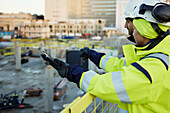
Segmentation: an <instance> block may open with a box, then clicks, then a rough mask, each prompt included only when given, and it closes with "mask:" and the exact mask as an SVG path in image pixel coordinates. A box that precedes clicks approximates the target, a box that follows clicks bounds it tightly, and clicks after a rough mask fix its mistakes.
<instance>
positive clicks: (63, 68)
mask: <svg viewBox="0 0 170 113" xmlns="http://www.w3.org/2000/svg"><path fill="white" fill-rule="evenodd" d="M54 62H56V63H54ZM54 62H49V63H50V65H51V66H53V68H55V69H56V70H57V71H58V74H59V75H60V76H61V77H62V78H64V77H67V74H68V70H69V68H70V65H69V64H67V63H65V62H63V61H61V60H59V59H56V58H55V59H54ZM56 64H58V65H56Z"/></svg>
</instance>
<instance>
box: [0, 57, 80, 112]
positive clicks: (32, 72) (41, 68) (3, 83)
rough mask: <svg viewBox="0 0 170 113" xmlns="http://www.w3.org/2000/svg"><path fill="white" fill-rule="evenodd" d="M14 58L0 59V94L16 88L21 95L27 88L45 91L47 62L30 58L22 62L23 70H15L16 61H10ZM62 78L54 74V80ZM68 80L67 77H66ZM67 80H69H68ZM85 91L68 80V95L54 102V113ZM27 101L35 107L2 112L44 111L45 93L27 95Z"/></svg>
mask: <svg viewBox="0 0 170 113" xmlns="http://www.w3.org/2000/svg"><path fill="white" fill-rule="evenodd" d="M10 60H14V56H8V57H5V58H3V59H0V94H6V93H9V92H11V91H13V90H16V91H17V93H19V94H20V95H21V94H22V92H23V91H24V90H25V89H30V88H33V89H36V88H40V89H42V90H43V91H44V84H43V82H44V79H43V74H44V73H45V66H46V65H45V64H44V62H43V61H42V60H41V59H40V58H30V57H28V60H29V62H28V63H25V64H22V69H21V71H16V70H15V64H14V63H8V61H10ZM61 79H62V78H61V77H59V76H57V74H55V75H54V82H55V81H59V80H61ZM64 80H66V79H64ZM66 81H67V80H66ZM82 93H83V92H82V91H80V89H78V88H77V86H76V84H74V83H71V82H68V81H67V91H66V96H65V98H64V99H63V100H60V101H55V102H54V104H53V105H54V106H53V108H54V110H53V112H54V113H59V112H60V111H62V110H63V105H64V104H68V103H71V102H72V101H73V100H74V99H75V98H76V97H77V96H79V95H80V94H82ZM24 102H25V103H28V104H31V105H33V106H34V107H33V108H27V109H10V110H2V111H0V113H44V103H45V102H44V93H41V96H40V97H25V101H24Z"/></svg>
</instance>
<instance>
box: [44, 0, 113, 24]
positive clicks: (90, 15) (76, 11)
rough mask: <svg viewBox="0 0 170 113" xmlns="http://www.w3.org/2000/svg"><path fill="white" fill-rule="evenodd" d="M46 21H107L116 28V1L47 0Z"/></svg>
mask: <svg viewBox="0 0 170 113" xmlns="http://www.w3.org/2000/svg"><path fill="white" fill-rule="evenodd" d="M45 19H48V20H58V19H105V20H106V26H115V22H116V0H46V1H45Z"/></svg>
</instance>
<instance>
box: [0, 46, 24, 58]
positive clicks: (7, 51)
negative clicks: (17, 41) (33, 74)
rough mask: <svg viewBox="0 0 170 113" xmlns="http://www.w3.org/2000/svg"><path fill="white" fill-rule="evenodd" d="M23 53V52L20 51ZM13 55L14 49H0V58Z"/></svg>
mask: <svg viewBox="0 0 170 113" xmlns="http://www.w3.org/2000/svg"><path fill="white" fill-rule="evenodd" d="M21 53H23V51H21ZM14 54H15V48H14V47H5V48H4V49H0V55H1V56H9V55H14Z"/></svg>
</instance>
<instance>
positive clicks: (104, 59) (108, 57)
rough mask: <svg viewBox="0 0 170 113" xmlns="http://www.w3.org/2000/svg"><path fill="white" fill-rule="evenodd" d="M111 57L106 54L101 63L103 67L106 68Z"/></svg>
mask: <svg viewBox="0 0 170 113" xmlns="http://www.w3.org/2000/svg"><path fill="white" fill-rule="evenodd" d="M110 58H111V56H106V57H104V58H103V59H102V63H101V68H102V69H105V67H106V64H107V61H108V60H109V59H110Z"/></svg>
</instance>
